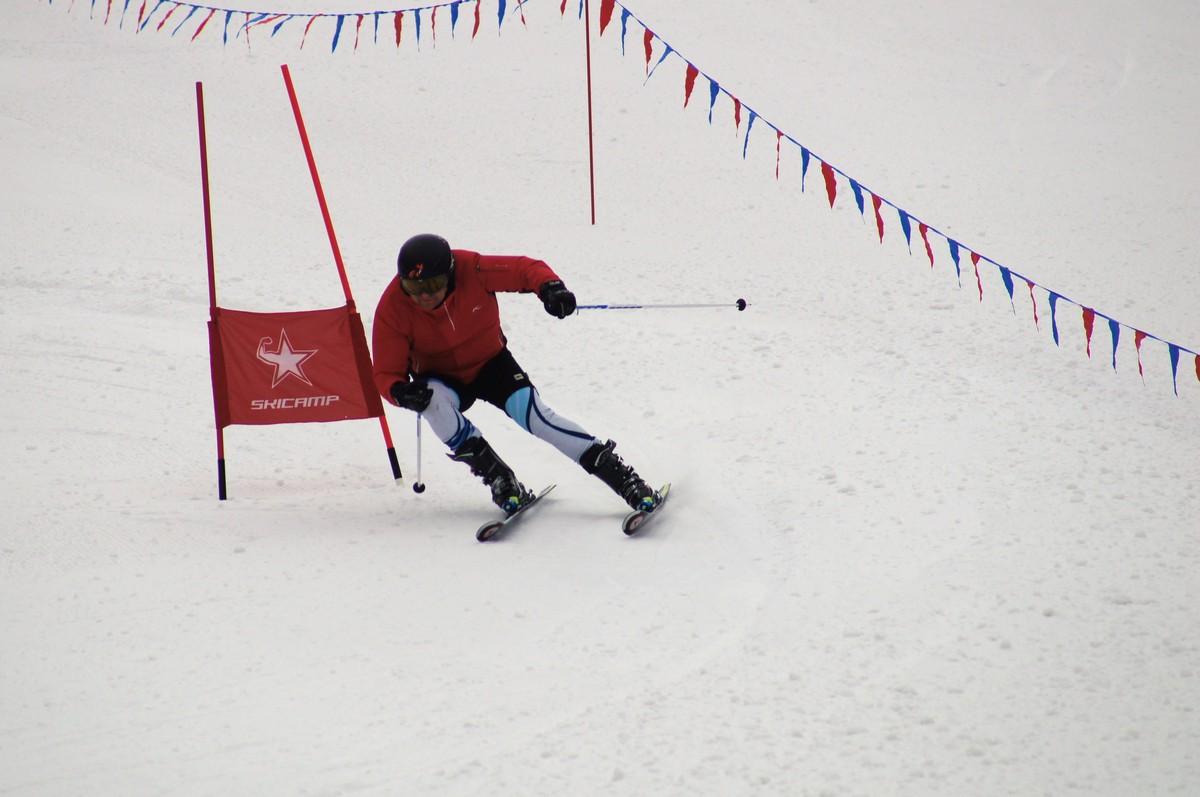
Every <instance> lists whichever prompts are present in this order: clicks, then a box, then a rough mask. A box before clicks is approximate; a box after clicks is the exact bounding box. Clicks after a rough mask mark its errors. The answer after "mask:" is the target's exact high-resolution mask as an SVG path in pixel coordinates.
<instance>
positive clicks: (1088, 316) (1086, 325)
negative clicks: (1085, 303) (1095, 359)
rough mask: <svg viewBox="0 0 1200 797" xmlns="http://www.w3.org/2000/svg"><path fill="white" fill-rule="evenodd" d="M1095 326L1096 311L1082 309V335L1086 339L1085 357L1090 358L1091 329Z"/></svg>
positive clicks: (1086, 308)
mask: <svg viewBox="0 0 1200 797" xmlns="http://www.w3.org/2000/svg"><path fill="white" fill-rule="evenodd" d="M1095 326H1096V311H1095V310H1093V309H1092V308H1090V307H1085V308H1083V334H1084V335H1085V336H1086V337H1087V356H1088V357H1091V356H1092V329H1093V328H1094V327H1095Z"/></svg>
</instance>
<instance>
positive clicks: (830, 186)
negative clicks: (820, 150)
mask: <svg viewBox="0 0 1200 797" xmlns="http://www.w3.org/2000/svg"><path fill="white" fill-rule="evenodd" d="M821 176H822V177H824V178H825V195H826V196H828V197H829V207H833V202H834V200H835V199H837V178H836V177H835V176H834V174H833V167H832V166H830V165H829V164H828V163H826V162H825V161H821Z"/></svg>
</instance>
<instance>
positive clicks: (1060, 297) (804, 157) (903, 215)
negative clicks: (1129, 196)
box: [559, 0, 1200, 395]
mask: <svg viewBox="0 0 1200 797" xmlns="http://www.w3.org/2000/svg"><path fill="white" fill-rule="evenodd" d="M566 7H567V0H562V6H561V8H560V12H559V13H560V14H564V13H565V11H566ZM579 9H580V14H581V15H582V13H583V0H579ZM618 11H619V17H620V45H621V53H622V55H625V54H626V49H625V41H626V38H627V36H628V35H629V33H630V27H631V25H630V23H631V22H632V23H633V26H634V31H636V28H637V27H638V26H640V27H641V29H642V47H641V52H642V54H643V58H644V61H645V71H646V81H649V80H650V78H652V77H653V76H654V75H655V74H656V73H657V72H658V70H659V67H660V66H662V64H663V62H664V61H666V60H667V59H668V58H670V57H672V56H673V57H674V58H676V59H678V60H679V61H681V62H682V63H683V65H684V79H683V106H684V107H685V108H686V107H687V106H688V103H689V102H690V100H691V97H692V93H693V91H694V90H695V85H696V82H697V80H698V79H702V80H706V81H708V123H709V124H712V123H713V112H714V109H715V107H716V105H717V101H718V99H719V98H721V97H725V98H727V99H728V101H729V104H730V106H731V107H732V111H733V125H734V130H735V132H737V133H738V134H739V135H741V136H743V140H742V142H741V150H742V158H743V159H745V158H746V157H747V153H748V149H749V146H750V135H751V131H752V130H753V128H754V125H755V123H757V124H758V125H759V126H760V128H765V129H767V130H769V131H772V132H773V134H774V143H775V150H776V156H775V176H776V179H778V177H779V158H780V155H779V150H780V147H781V145H782V143H783V142H784V141H786V142H787V143H788V144H789V145H791V146H792V147H794V148H795V149H798V150H799V152H800V163H801V166H800V190H801V192H804V191H805V179H806V177H807V174H808V169H809V166H810V164H811V163H812V162H814V161H815V162H816V163H818V164H820V172H821V178H822V180H823V183H824V187H825V196H826V199H827V200H828V202H829V206H830V208H832V207H834V205H835V204H836V202H837V197H838V186H839V184H840V185H846V186H848V187H849V188H850V192H851V194H852V195H853V197H854V202H855V205H856V206H857V209H858V212H859V214H860V215H861V216H863V217H864V218H865V215H866V196H870V204H871V207H872V210H873V213H874V220H875V230H876V233H877V234H878V236H879V241H880V243H883V240H884V234H885V229H886V225H885V221H884V213H883V209H884V208H885V207H886V208H887V209H888V214H889V215H892V216H894V217H895V218H896V220H897V221H899V223H900V229H901V231H902V232H903V233H904V239H905V243H906V245H907V247H908V251H909V253H910V254H911V253H912V246H913V240H912V238H913V224H914V222H915V223H916V229H917V233H918V235H919V236H920V238H921V243H922V245H923V248H924V250H925V256H926V258H927V259H928V260H929V267H930V268H931V269H932V268H933V267H934V264H935V262H936V257H935V254H934V246H933V241H931V240H930V237H931V236H933V238H934V240H938V239H940V241H941V242H944V244H945V247H946V250H947V251H948V253H949V255H950V259H951V261H952V262H953V264H954V270H955V275H956V277H957V279H958V283H959V286H960V287H961V285H962V263H961V260H960V258H961V255H962V253H963V252H966V253H968V254H969V255H970V259H971V265H972V267H973V270H974V273H975V284H976V288H977V290H978V293H979V301H980V302H982V301H983V280H982V278H981V277H980V274H979V264H980V263H984V264H986V265H988V266H990V267H992V268H994V269H995V270H996V272H997V273H998V275H999V277H1000V280H1001V282H1002V283H1003V285H1004V289H1005V291H1006V292H1007V294H1008V299H1009V303H1010V305H1011V306H1012V309H1013V312H1014V313H1016V300H1015V298H1014V290H1015V280H1017V279H1019V280H1021V281H1022V282H1023V283H1024V284H1025V285H1026V287H1027V288H1028V290H1029V296H1030V299H1031V301H1032V303H1033V322H1034V326H1035V327H1036V328H1037V329H1041V321H1040V318H1039V316H1038V307H1037V298H1036V296H1035V294H1034V290H1035V289H1037V290H1038V291H1040V292H1041V293H1043V294H1045V295H1047V296H1048V297H1049V307H1050V325H1051V330H1052V335H1053V338H1054V344H1055V345H1056V346H1059V345H1061V341H1060V337H1059V327H1058V314H1059V309H1060V308H1059V304H1060V303H1066V304H1070V305H1073V306H1075V307H1077V308H1079V310H1080V314H1081V317H1082V320H1083V324H1082V326H1083V333H1084V337H1085V339H1086V351H1087V356H1088V357H1089V358H1090V357H1091V356H1092V337H1093V333H1094V331H1095V326H1096V319H1097V318H1100V319H1103V320H1104V321H1106V322H1107V328H1108V330H1109V336H1110V338H1111V345H1112V367H1113V369H1114V370H1116V367H1117V347H1118V344H1119V341H1120V338H1121V329H1122V328H1125V329H1130V330H1133V333H1134V335H1133V339H1134V348H1135V350H1136V353H1137V362H1138V373H1139V374H1140V375H1141V376H1142V379H1143V381H1145V373H1144V371H1143V368H1142V359H1141V355H1142V343H1143V342H1144V341H1145V340H1147V339H1150V340H1154V341H1157V342H1159V343H1161V344H1163V345H1164V346H1165V347H1166V350H1167V353H1168V356H1169V359H1170V366H1171V382H1172V387H1173V389H1174V391H1175V395H1179V378H1178V377H1179V363H1180V358H1181V356H1182V355H1183V354H1187V355H1190V357H1192V358H1193V360H1194V364H1195V370H1196V378H1197V380H1200V353H1197V351H1196V350H1194V349H1190V348H1188V347H1186V346H1182V345H1180V344H1178V343H1174V342H1172V341H1169V340H1166V339H1164V338H1161V337H1158V336H1157V335H1152V334H1150V333H1149V332H1146V331H1144V330H1140V329H1137V328H1136V327H1133V326H1131V325H1129V324H1126V323H1124V322H1122V321H1119V320H1117V319H1116V318H1114V317H1112V316H1110V315H1108V314H1107V313H1102V312H1100V311H1099V310H1096V309H1095V308H1092V307H1088V306H1086V305H1084V304H1082V303H1081V302H1078V301H1076V300H1074V299H1071V298H1069V297H1068V296H1066V295H1065V294H1063V293H1062V292H1061V291H1056V290H1053V289H1051V288H1048V287H1046V286H1045V285H1042V284H1041V283H1039V282H1037V281H1036V280H1034V279H1033V278H1032V277H1029V276H1026V275H1025V274H1022V273H1020V272H1018V271H1016V270H1014V269H1012V268H1009V267H1007V266H1004V265H1003V264H1001V263H998V262H997V261H995V260H993V259H991V258H990V257H987V256H986V255H984V254H982V253H980V252H977V251H975V250H974V249H972V248H971V247H969V246H966V245H965V244H963V243H962V242H960V241H957V240H955V239H953V238H951V237H950V236H948V235H946V234H945V233H943V232H942V231H941V230H939V229H938V228H936V227H934V226H933V225H932V224H929V223H928V222H926V221H924V220H922V219H919V218H917V217H916V216H915V215H913V214H912V213H910V212H909V211H907V210H905V209H904V208H902V207H900V205H898V204H896V203H895V202H893V201H891V200H890V199H888V198H887V197H884V196H882V195H881V194H879V193H878V192H876V191H873V190H871V189H870V188H868V187H867V186H866V185H865V184H864V183H863V182H862V181H860V180H857V179H855V178H854V177H851V176H850V175H849V174H847V173H846V172H844V171H843V170H842V169H840V168H838V167H837V166H835V165H834V164H832V163H830V162H829V161H827V160H825V159H824V158H823V157H821V156H820V155H818V154H817V153H815V152H813V151H812V150H811V149H810V148H809V147H807V146H805V145H804V144H802V143H800V142H799V141H798V140H796V138H794V137H793V136H791V135H789V134H788V133H787V132H786V131H784V130H782V129H780V128H779V127H778V126H777V125H775V124H773V123H772V122H770V121H768V120H767V119H764V118H763V116H762V115H761V114H760V113H759V112H758V111H757V110H755V109H754V108H752V107H750V106H749V105H748V104H747V103H746V102H745V101H744V100H742V99H741V98H739V97H738V96H736V95H735V94H733V93H732V92H730V91H729V90H728V89H726V88H725V87H724V86H723V85H721V83H720V82H719V81H718V80H717V79H716V78H714V77H712V76H711V75H710V74H709V73H707V72H705V71H704V70H703V69H701V68H700V67H699V66H698V65H697V64H695V63H693V62H692V61H690V60H689V59H688V58H686V57H685V56H684V55H683V54H682V53H681V52H680V51H679V50H678V48H676V47H675V46H674V45H672V44H671V43H669V42H668V41H666V40H665V39H664V38H662V36H660V35H659V34H658V33H656V32H655V31H653V30H652V29H651V28H650V26H649V25H647V24H646V23H645V22H644V21H643V20H642V19H640V18H639V17H638V16H637V15H636V14H635V13H633V11H631V10H630V9H629V7H628V6H626V5H624V4H623V3H621V2H618V0H600V15H599V16H600V36H601V37H603V36H604V33H605V31H606V30H607V28H608V27H609V25H610V24H611V23H612V20H613V17H614V15H615V14H617V13H618ZM655 53H658V57H657V60H655ZM652 62H653V63H652ZM743 115H745V119H746V124H745V129H744V132H743V125H742V119H743ZM940 248H941V243H939V249H940Z"/></svg>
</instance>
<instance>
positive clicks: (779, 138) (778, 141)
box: [775, 130, 783, 180]
mask: <svg viewBox="0 0 1200 797" xmlns="http://www.w3.org/2000/svg"><path fill="white" fill-rule="evenodd" d="M782 145H783V131H782V130H776V131H775V179H776V180H778V179H779V148H780V147H781V146H782Z"/></svg>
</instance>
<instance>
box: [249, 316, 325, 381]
mask: <svg viewBox="0 0 1200 797" xmlns="http://www.w3.org/2000/svg"><path fill="white" fill-rule="evenodd" d="M272 342H273V341H272V340H271V339H270V338H262V339H261V340H259V342H258V352H257V355H258V359H260V360H262V361H263V362H264V363H266V364H267V365H272V366H274V367H275V375H274V376H273V377H272V378H271V387H275V386H276V385H278V384H279V383H280V382H282V381H283V380H284V379H286V378H287V377H289V376H294V377H296V378H297V379H299V380H300V381H301V382H303V383H304V384H306V385H310V386H311V385H312V382H311V381H310V380H309V378H308V377H307V376H305V375H304V369H303V368H302V367H301V366H302V365H303V364H304V361H305V360H307V359H308V358H309V357H312V356H313V355H314V354H316V353H317V352H318V351H320V350H319V349H309V350H303V349H299V350H298V349H293V348H292V342H291V341H290V340H288V335H287V330H286V329H280V330H279V350H278V351H267V346H269V345H271V343H272Z"/></svg>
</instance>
